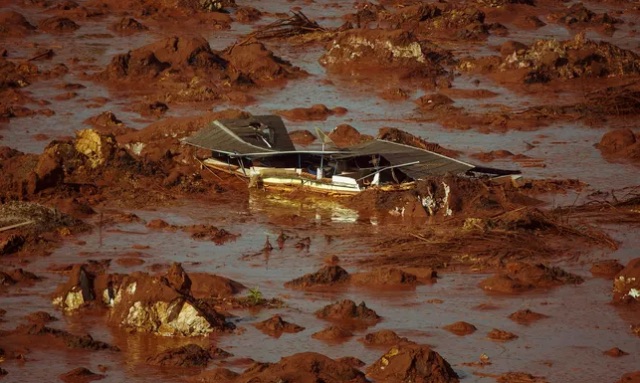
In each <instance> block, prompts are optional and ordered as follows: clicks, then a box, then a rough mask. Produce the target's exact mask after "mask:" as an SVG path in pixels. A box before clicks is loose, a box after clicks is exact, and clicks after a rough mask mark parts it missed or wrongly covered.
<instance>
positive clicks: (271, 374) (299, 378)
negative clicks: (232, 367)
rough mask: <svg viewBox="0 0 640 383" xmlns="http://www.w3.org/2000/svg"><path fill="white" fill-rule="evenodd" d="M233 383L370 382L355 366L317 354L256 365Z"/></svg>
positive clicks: (296, 356) (296, 355) (301, 354)
mask: <svg viewBox="0 0 640 383" xmlns="http://www.w3.org/2000/svg"><path fill="white" fill-rule="evenodd" d="M231 381H233V382H237V383H240V382H300V383H311V382H327V383H329V382H332V383H339V382H345V383H367V382H368V381H367V379H366V378H365V376H364V374H363V373H362V372H360V371H358V370H357V369H355V368H353V367H352V366H350V365H348V364H346V363H341V362H338V361H335V360H333V359H331V358H329V357H326V356H324V355H321V354H318V353H315V352H303V353H299V354H295V355H292V356H288V357H284V358H282V359H281V360H280V361H279V362H278V363H264V364H256V365H254V366H253V367H250V368H248V369H247V370H246V371H244V372H243V373H242V374H240V376H238V377H236V378H235V379H232V380H231Z"/></svg>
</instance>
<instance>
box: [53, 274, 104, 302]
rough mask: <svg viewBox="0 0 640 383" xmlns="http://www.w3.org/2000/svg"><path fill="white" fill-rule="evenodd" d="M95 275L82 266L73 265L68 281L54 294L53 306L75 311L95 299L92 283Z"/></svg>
mask: <svg viewBox="0 0 640 383" xmlns="http://www.w3.org/2000/svg"><path fill="white" fill-rule="evenodd" d="M94 279H95V275H94V274H93V273H91V272H89V271H87V270H86V268H85V266H84V265H80V264H77V265H74V266H73V268H72V270H71V275H70V276H69V280H68V281H67V282H66V283H65V284H62V285H60V286H59V287H58V289H57V290H56V292H55V293H54V298H53V304H54V306H58V307H59V308H61V309H62V310H64V311H75V310H77V309H79V308H80V307H82V306H83V305H85V304H87V303H89V302H91V301H94V300H95V298H96V294H95V290H94V286H93V281H94Z"/></svg>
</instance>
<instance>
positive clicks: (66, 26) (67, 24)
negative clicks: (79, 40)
mask: <svg viewBox="0 0 640 383" xmlns="http://www.w3.org/2000/svg"><path fill="white" fill-rule="evenodd" d="M38 28H39V29H41V30H43V31H45V32H49V33H69V32H73V31H75V30H76V29H78V28H80V26H79V25H78V24H76V23H75V22H74V21H73V20H70V19H68V18H66V17H59V16H54V17H50V18H47V19H44V20H42V21H41V22H40V23H38Z"/></svg>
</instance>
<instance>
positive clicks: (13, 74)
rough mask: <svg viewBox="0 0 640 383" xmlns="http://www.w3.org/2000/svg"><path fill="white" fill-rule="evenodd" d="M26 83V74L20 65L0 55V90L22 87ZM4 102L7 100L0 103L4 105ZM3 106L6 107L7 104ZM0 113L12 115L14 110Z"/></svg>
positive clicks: (27, 83)
mask: <svg viewBox="0 0 640 383" xmlns="http://www.w3.org/2000/svg"><path fill="white" fill-rule="evenodd" d="M27 85H29V82H28V81H27V76H26V74H25V73H24V71H23V70H21V68H20V66H18V65H16V64H15V63H13V62H11V61H9V60H7V59H5V58H4V57H3V56H1V55H0V91H3V90H5V89H8V88H22V87H25V86H27ZM6 102H7V101H3V102H2V104H0V105H6V104H5V103H6ZM5 107H8V105H6V106H5ZM2 114H6V115H7V116H6V117H12V116H11V115H13V114H14V112H11V111H10V110H7V111H6V112H3V113H2Z"/></svg>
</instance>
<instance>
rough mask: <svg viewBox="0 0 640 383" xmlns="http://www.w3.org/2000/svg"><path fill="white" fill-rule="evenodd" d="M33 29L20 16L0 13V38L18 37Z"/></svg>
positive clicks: (13, 13)
mask: <svg viewBox="0 0 640 383" xmlns="http://www.w3.org/2000/svg"><path fill="white" fill-rule="evenodd" d="M35 29H36V27H34V26H33V25H31V24H30V23H29V22H28V21H27V19H26V18H25V17H24V16H23V15H22V14H20V13H18V12H16V11H9V10H5V11H0V36H10V37H20V36H25V35H27V34H30V33H32V32H33V31H34V30H35ZM0 89H2V87H0Z"/></svg>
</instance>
